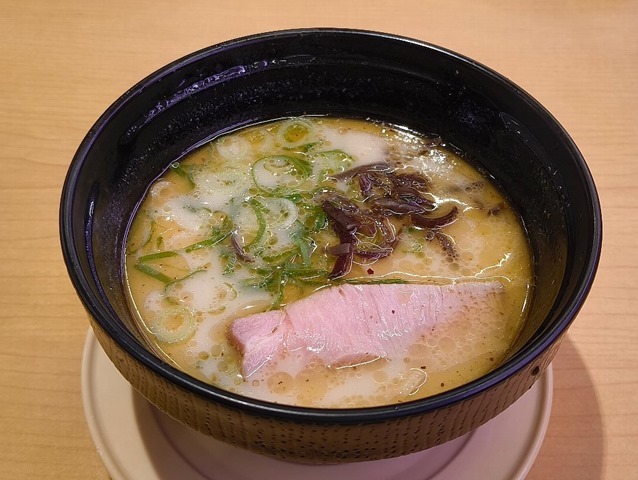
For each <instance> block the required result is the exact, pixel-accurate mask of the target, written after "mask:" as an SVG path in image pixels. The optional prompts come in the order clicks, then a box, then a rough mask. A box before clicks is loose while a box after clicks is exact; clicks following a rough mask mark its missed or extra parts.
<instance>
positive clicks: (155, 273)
mask: <svg viewBox="0 0 638 480" xmlns="http://www.w3.org/2000/svg"><path fill="white" fill-rule="evenodd" d="M135 268H136V269H137V270H139V271H140V272H142V273H144V274H145V275H148V276H149V277H151V278H154V279H155V280H157V281H160V282H162V283H171V282H172V281H173V279H172V278H171V277H169V276H168V275H165V274H163V273H162V272H160V271H159V270H157V269H156V268H155V267H153V266H151V265H148V264H146V263H136V264H135Z"/></svg>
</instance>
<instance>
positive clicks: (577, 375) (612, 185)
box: [0, 0, 638, 480]
mask: <svg viewBox="0 0 638 480" xmlns="http://www.w3.org/2000/svg"><path fill="white" fill-rule="evenodd" d="M302 26H341V27H352V28H364V29H371V30H380V31H386V32H390V33H396V34H401V35H405V36H410V37H414V38H418V39H421V40H425V41H429V42H432V43H435V44H439V45H442V46H445V47H448V48H450V49H453V50H456V51H458V52H460V53H463V54H465V55H467V56H470V57H472V58H474V59H476V60H478V61H480V62H483V63H485V64H487V65H489V66H490V67H492V68H494V69H496V70H498V71H500V72H501V73H503V74H505V75H506V76H508V77H509V78H510V79H512V80H513V81H514V82H516V83H518V84H519V85H520V86H521V87H523V88H524V89H526V90H527V91H528V92H530V93H531V94H532V95H533V96H535V97H536V98H537V99H538V100H540V101H541V102H542V103H543V104H544V105H545V106H546V107H547V108H548V109H549V110H550V111H551V112H552V113H553V114H554V115H555V116H556V117H557V118H558V119H559V121H560V122H561V123H562V124H563V125H564V126H565V127H566V128H567V130H568V131H569V132H570V133H571V135H572V137H573V138H574V140H575V141H576V143H577V144H578V145H579V147H580V149H581V150H582V152H583V154H584V156H585V157H586V159H587V161H588V163H589V166H590V168H591V170H592V172H593V175H594V178H595V180H596V183H597V186H598V189H599V193H600V197H601V201H602V205H603V217H604V222H605V240H604V252H603V257H602V260H601V265H600V270H599V274H598V277H597V280H596V283H595V285H594V288H593V290H592V292H591V295H590V297H589V299H588V302H587V303H586V305H585V307H584V308H583V310H582V312H581V314H580V316H579V317H578V318H577V320H576V322H575V323H574V325H573V327H572V328H571V329H570V332H569V334H568V338H567V341H566V342H565V344H564V345H563V347H562V348H561V350H560V352H559V354H558V356H557V358H556V360H555V362H554V372H555V389H554V406H553V411H552V417H551V422H550V425H549V429H548V432H547V437H546V439H545V442H544V444H543V447H542V449H541V451H540V454H539V456H538V459H537V461H536V463H535V465H534V466H533V468H532V471H531V472H530V474H529V478H530V479H547V478H557V479H578V480H582V479H601V478H604V479H629V478H638V401H636V398H637V397H638V368H637V365H638V313H637V312H638V288H637V284H638V262H637V259H638V255H637V254H636V249H635V246H634V244H635V238H636V235H637V234H638V214H637V213H638V211H637V210H638V209H637V207H636V200H635V199H636V196H637V194H638V191H637V190H638V189H637V187H636V178H637V176H638V158H637V157H638V140H637V138H638V114H637V112H638V93H637V92H638V90H637V88H636V85H638V3H637V2H636V1H622V0H616V1H612V0H610V1H603V0H580V1H577V0H567V1H563V2H556V1H552V0H537V1H534V0H525V1H521V2H508V1H505V0H483V1H477V2H469V1H468V2H462V1H459V0H452V1H447V2H444V1H431V2H422V1H416V0H414V1H406V2H385V1H376V0H368V1H359V0H351V1H350V2H344V1H336V0H324V1H322V2H312V3H310V2H307V3H306V2H300V1H289V0H278V1H272V0H260V1H256V0H247V1H244V2H241V3H235V2H211V1H193V2H171V1H166V0H155V1H150V0H148V1H138V2H125V1H122V0H112V1H108V2H97V1H82V2H81V1H72V0H59V1H48V0H46V1H45V0H42V1H29V0H27V1H23V2H16V1H9V0H0V161H1V164H0V166H1V170H0V172H1V174H0V218H1V223H0V225H1V228H2V234H1V235H0V272H1V275H0V325H1V328H2V334H1V335H0V373H1V376H0V445H1V447H0V478H3V479H4V478H7V479H33V478H38V479H46V478H55V479H89V478H93V479H105V478H108V474H107V472H106V469H105V468H104V467H103V465H102V464H101V461H100V458H99V456H98V454H97V452H96V450H95V447H94V445H93V443H92V441H91V438H90V436H89V434H88V430H87V427H86V422H85V419H84V414H83V411H82V404H81V391H80V364H81V355H82V347H83V341H84V338H85V334H86V331H87V327H88V323H87V321H86V318H85V316H84V312H83V309H82V307H81V306H80V303H79V301H78V300H77V298H76V296H75V293H74V291H73V289H72V287H71V284H70V282H69V280H68V279H67V276H66V269H65V266H64V264H63V261H62V258H61V254H60V248H59V241H58V230H57V228H58V221H57V213H58V201H59V196H60V190H61V186H62V183H63V180H64V176H65V173H66V169H67V167H68V165H69V162H70V160H71V158H72V156H73V153H74V151H75V149H76V148H77V146H78V144H79V143H80V141H81V139H82V137H83V136H84V134H85V132H86V131H87V130H88V129H89V127H90V126H91V124H92V123H93V122H94V121H95V120H96V119H97V117H98V116H99V115H100V113H101V112H102V111H103V110H104V109H105V108H106V107H107V106H108V105H109V104H110V103H111V102H112V101H114V100H115V99H116V98H117V97H118V96H119V95H120V94H121V93H123V92H124V91H125V90H126V89H127V88H128V87H130V86H132V85H133V84H134V83H136V82H137V81H138V80H140V79H141V78H143V77H144V76H146V75H147V74H149V73H151V72H152V71H154V70H155V69H157V68H159V67H161V66H162V65H164V64H166V63H168V62H170V61H172V60H174V59H176V58H178V57H180V56H182V55H185V54H187V53H189V52H191V51H194V50H197V49H199V48H202V47H205V46H208V45H210V44H214V43H217V42H219V41H222V40H227V39H230V38H233V37H237V36H241V35H245V34H250V33H256V32H260V31H268V30H276V29H282V28H292V27H302ZM468 478H471V475H470V476H468Z"/></svg>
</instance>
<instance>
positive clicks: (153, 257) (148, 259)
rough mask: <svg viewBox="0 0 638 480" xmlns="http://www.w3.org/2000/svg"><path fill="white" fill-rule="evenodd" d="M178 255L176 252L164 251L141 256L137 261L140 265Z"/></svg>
mask: <svg viewBox="0 0 638 480" xmlns="http://www.w3.org/2000/svg"><path fill="white" fill-rule="evenodd" d="M176 255H178V253H177V252H175V251H173V250H165V251H163V252H156V253H150V254H148V255H142V256H141V257H140V258H138V259H137V261H138V262H140V263H147V262H152V261H153V260H159V259H161V258H169V257H174V256H176Z"/></svg>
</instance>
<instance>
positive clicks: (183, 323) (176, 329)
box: [148, 306, 197, 343]
mask: <svg viewBox="0 0 638 480" xmlns="http://www.w3.org/2000/svg"><path fill="white" fill-rule="evenodd" d="M196 328H197V322H196V321H195V318H194V316H193V314H192V313H191V312H190V310H188V309H187V308H185V307H181V306H173V307H170V308H167V309H166V310H164V311H162V312H161V313H160V314H159V315H158V316H157V318H155V321H154V322H153V323H151V324H149V325H148V329H149V331H150V332H151V333H152V334H153V335H155V337H157V339H158V340H160V341H162V342H165V343H177V342H182V341H184V340H186V339H187V338H188V337H190V336H191V335H192V334H193V333H194V332H195V329H196Z"/></svg>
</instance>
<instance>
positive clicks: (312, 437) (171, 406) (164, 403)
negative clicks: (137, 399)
mask: <svg viewBox="0 0 638 480" xmlns="http://www.w3.org/2000/svg"><path fill="white" fill-rule="evenodd" d="M91 326H92V327H93V331H94V332H95V335H96V337H97V339H98V341H99V343H100V345H101V346H102V348H103V349H104V351H105V352H106V354H107V356H108V357H109V358H110V360H111V361H112V362H113V364H114V365H115V366H116V368H117V369H118V370H119V371H120V373H121V374H122V375H123V376H124V378H126V380H128V382H129V383H130V384H131V385H132V386H133V388H135V390H137V391H138V392H139V393H140V394H141V395H142V396H143V397H145V398H146V399H147V400H148V401H149V402H151V403H152V404H153V405H155V406H156V407H157V408H159V409H160V410H161V411H163V412H164V413H166V414H167V415H169V416H171V417H172V418H174V419H176V420H178V421H180V422H182V423H183V424H185V425H187V426H189V427H191V428H194V429H195V430H198V431H199V432H201V433H203V434H205V435H209V436H211V437H214V438H216V439H218V440H221V441H223V442H226V443H229V444H232V445H235V446H237V447H241V448H244V449H247V450H250V451H253V452H256V453H259V454H263V455H268V456H272V457H276V458H280V459H283V460H288V461H294V462H301V463H315V464H333V463H346V462H360V461H369V460H380V459H384V458H392V457H398V456H401V455H407V454H410V453H414V452H418V451H421V450H425V449H427V448H431V447H434V446H437V445H440V444H442V443H445V442H447V441H449V440H453V439H455V438H457V437H459V436H461V435H464V434H466V433H468V432H470V431H472V430H474V429H475V428H478V427H480V426H481V425H483V424H484V423H485V422H487V421H488V420H490V419H492V418H494V417H495V416H496V415H498V414H499V413H501V412H503V411H504V410H505V409H506V408H507V407H509V406H510V405H512V404H513V403H514V402H515V401H516V400H518V398H520V397H521V396H522V395H523V394H524V393H525V392H526V391H527V390H528V389H529V388H531V386H532V385H533V384H534V382H536V380H538V378H540V376H541V374H542V373H543V372H544V371H545V369H546V368H547V367H548V366H549V364H550V363H551V361H552V359H553V358H554V356H555V354H556V352H557V351H558V348H559V346H560V343H561V341H562V337H561V339H559V341H557V342H556V343H554V344H553V345H552V346H551V347H550V348H549V349H547V350H545V351H544V352H543V354H542V355H540V356H539V357H538V358H537V359H536V362H534V364H533V365H530V366H529V367H528V368H526V369H524V370H521V371H519V372H518V373H517V374H515V375H513V376H511V377H509V378H507V379H506V380H505V381H503V382H501V383H499V384H498V385H496V386H495V387H493V388H491V389H489V390H485V391H483V392H481V393H480V394H478V395H475V396H472V397H469V398H466V399H464V400H461V401H460V402H459V403H456V404H454V405H451V406H448V407H444V408H439V409H436V410H429V411H425V412H423V413H420V414H414V415H409V416H404V417H399V418H393V419H387V420H381V421H378V422H360V423H316V422H314V423H313V422H303V421H299V420H296V421H290V420H286V419H283V418H277V417H274V416H267V415H259V414H254V413H251V412H247V411H242V410H239V409H236V408H231V407H228V406H225V405H223V404H220V403H212V402H209V401H207V400H205V399H204V398H202V397H199V396H198V395H196V394H194V393H192V392H189V391H187V390H184V389H182V388H180V387H178V386H176V385H175V384H172V383H170V382H168V381H167V380H166V379H165V378H162V377H161V376H159V375H157V374H156V373H155V372H153V371H151V370H150V369H148V368H146V367H144V366H143V365H142V364H141V363H140V362H138V361H137V360H135V359H134V358H133V357H131V356H130V355H129V354H128V353H126V351H124V350H123V349H122V348H121V347H120V346H119V345H118V344H117V343H116V342H115V341H114V340H113V339H112V338H111V337H110V336H109V335H107V334H106V333H105V332H104V330H102V329H101V327H100V326H99V325H98V324H97V323H96V322H95V321H94V320H93V319H91Z"/></svg>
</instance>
